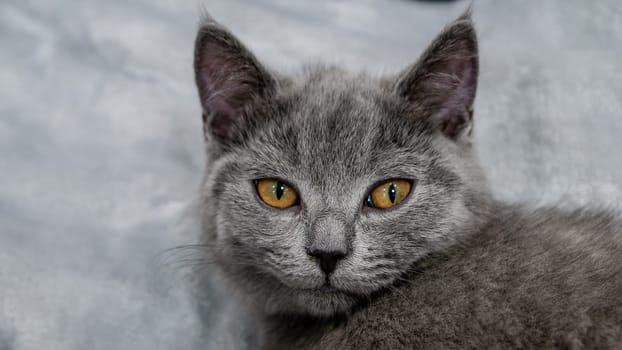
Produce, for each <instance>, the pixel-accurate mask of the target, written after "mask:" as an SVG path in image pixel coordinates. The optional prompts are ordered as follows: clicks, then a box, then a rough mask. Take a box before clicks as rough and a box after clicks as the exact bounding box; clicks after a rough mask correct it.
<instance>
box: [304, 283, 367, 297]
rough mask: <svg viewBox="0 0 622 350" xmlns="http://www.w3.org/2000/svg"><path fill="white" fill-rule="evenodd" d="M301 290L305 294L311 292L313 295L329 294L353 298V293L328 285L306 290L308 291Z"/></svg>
mask: <svg viewBox="0 0 622 350" xmlns="http://www.w3.org/2000/svg"><path fill="white" fill-rule="evenodd" d="M303 290H304V291H305V292H311V293H313V294H322V295H331V294H342V295H344V294H345V295H350V296H355V293H352V292H349V291H345V290H342V289H339V288H337V287H335V286H333V285H332V284H330V283H324V284H323V285H322V286H320V287H316V288H308V289H303Z"/></svg>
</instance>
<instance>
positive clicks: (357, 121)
mask: <svg viewBox="0 0 622 350" xmlns="http://www.w3.org/2000/svg"><path fill="white" fill-rule="evenodd" d="M477 69H478V66H477V49H476V39H475V33H474V30H473V28H472V25H471V22H470V19H469V18H468V17H461V18H460V19H458V20H457V21H456V22H454V23H453V24H452V25H450V26H449V27H448V28H446V29H445V31H444V32H443V33H442V34H441V35H440V36H439V38H437V39H436V41H435V42H434V43H433V44H432V45H431V46H430V48H429V49H428V50H427V52H426V53H424V54H423V56H422V58H421V59H420V60H419V61H418V62H417V63H416V64H414V65H413V66H412V67H410V68H408V69H407V70H406V71H405V72H404V73H402V74H400V75H398V76H396V77H383V78H374V77H371V76H368V75H366V74H358V75H352V74H350V73H348V72H346V71H344V70H341V69H338V68H334V67H331V68H327V67H320V66H317V67H313V68H309V69H307V70H306V71H305V72H303V73H301V74H299V75H296V76H289V77H282V76H277V75H275V74H270V73H268V71H267V70H266V69H264V68H263V67H262V66H261V65H260V64H259V62H258V61H257V60H256V59H255V58H254V57H253V55H252V54H251V53H250V52H249V51H248V50H247V49H246V48H244V47H243V46H242V45H241V44H240V43H239V41H238V40H237V39H235V38H234V37H233V36H232V35H231V34H230V33H228V32H227V31H226V30H225V29H224V28H222V27H221V26H220V25H218V24H216V23H215V22H211V21H209V22H206V23H205V24H204V25H203V26H202V28H201V30H200V32H199V35H198V37H197V45H196V52H195V71H196V80H197V86H198V88H199V95H200V98H201V103H202V106H203V111H204V115H203V120H204V131H205V137H206V147H207V155H208V156H207V166H206V174H205V178H204V182H203V187H202V198H203V240H204V242H205V244H206V247H207V250H208V251H207V252H206V253H207V254H208V255H209V256H210V258H211V260H213V261H215V262H216V263H217V264H218V266H219V267H220V268H221V269H222V270H223V271H224V273H225V275H226V276H227V277H228V278H230V279H231V280H232V281H233V282H234V283H235V284H236V285H237V286H238V287H240V288H241V289H242V290H243V291H244V292H246V293H247V294H248V295H249V296H250V297H251V300H252V301H253V303H254V304H255V305H257V306H258V307H260V308H261V309H263V311H265V312H267V313H292V314H309V315H313V316H331V315H334V314H338V313H347V312H349V311H350V310H351V309H352V307H353V306H355V305H356V304H357V303H359V302H361V301H364V300H367V299H368V298H369V297H370V296H372V295H373V294H374V293H379V292H381V291H382V290H384V289H387V288H391V285H393V284H395V283H396V282H398V281H400V279H401V278H402V277H403V276H404V274H405V273H407V272H408V271H409V269H410V268H411V266H412V265H413V263H414V262H415V261H417V260H418V259H420V258H421V257H423V256H425V255H426V254H429V253H431V252H434V251H438V250H441V249H443V248H445V247H447V246H449V245H451V244H452V243H455V242H456V241H458V240H459V239H460V238H461V237H462V236H463V235H464V234H466V233H467V231H468V230H469V228H470V225H472V224H473V223H474V222H476V221H477V218H478V216H479V211H480V210H481V206H482V204H481V203H482V202H483V200H484V198H486V196H487V190H486V186H485V181H484V177H483V175H482V174H481V171H480V168H479V165H478V162H477V159H476V156H475V152H474V150H473V145H472V140H471V128H472V108H471V106H472V103H473V99H474V96H475V88H476V79H477Z"/></svg>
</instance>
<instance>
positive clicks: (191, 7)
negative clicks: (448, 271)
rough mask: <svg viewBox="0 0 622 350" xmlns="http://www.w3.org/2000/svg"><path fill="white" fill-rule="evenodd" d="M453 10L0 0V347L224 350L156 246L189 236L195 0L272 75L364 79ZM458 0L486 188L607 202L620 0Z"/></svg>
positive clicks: (215, 316) (195, 155) (228, 321)
mask: <svg viewBox="0 0 622 350" xmlns="http://www.w3.org/2000/svg"><path fill="white" fill-rule="evenodd" d="M466 6H467V3H465V2H464V1H462V2H457V3H454V4H440V5H439V4H436V5H432V4H420V3H415V2H411V1H406V0H402V1H400V0H385V1H358V0H357V1H354V0H349V1H332V2H331V1H304V2H303V1H291V0H265V1H242V0H234V1H231V0H229V1H225V0H222V1H209V0H208V1H207V2H206V3H205V4H204V5H199V4H198V2H196V1H178V0H132V1H127V0H108V1H98V0H84V1H72V0H55V1H44V0H2V1H1V2H0V349H2V350H8V349H20V350H21V349H25V350H26V349H32V350H35V349H36V350H39V349H179V350H181V349H206V348H208V349H226V348H236V347H239V346H241V343H240V341H239V340H238V339H237V338H238V337H239V335H240V334H243V333H244V324H243V322H242V321H241V319H240V317H239V316H240V315H239V314H237V313H236V312H235V311H232V306H231V305H232V304H231V303H230V302H228V301H227V300H223V299H222V297H215V296H214V297H211V298H208V299H205V300H204V302H203V308H202V310H203V311H202V313H201V317H198V316H197V314H196V312H195V305H194V303H193V302H192V301H191V298H190V297H189V295H188V291H187V290H186V288H185V286H186V285H187V282H188V280H189V279H190V278H189V276H188V275H187V272H183V271H182V270H183V269H180V268H179V266H177V265H176V264H175V262H174V259H170V257H169V258H162V255H158V253H159V252H161V251H163V250H164V249H166V248H169V247H172V246H175V245H179V244H184V243H192V242H194V241H195V239H196V230H195V225H194V223H193V222H194V221H193V220H192V213H193V211H192V209H189V208H192V203H193V201H194V200H195V198H196V195H195V194H196V192H197V191H196V190H197V187H198V184H199V180H200V175H201V171H202V167H203V163H202V162H203V157H202V155H203V149H202V139H201V125H200V113H199V107H198V103H197V97H196V93H195V90H194V85H193V78H192V70H191V59H192V45H193V40H194V34H195V30H196V26H197V23H198V17H199V15H198V14H199V12H200V11H199V9H200V8H201V7H205V8H207V9H208V10H209V11H210V13H211V14H212V15H213V16H214V17H215V18H217V19H218V20H219V21H221V22H222V23H223V24H225V25H227V26H228V27H230V28H231V29H232V30H233V32H235V33H236V34H237V35H238V36H239V37H240V38H241V39H242V40H243V41H244V42H245V43H247V45H248V46H250V47H251V48H252V49H253V50H254V51H255V52H256V54H257V56H258V57H259V58H260V59H261V60H263V61H264V62H265V63H267V64H269V65H271V66H273V67H277V68H279V69H281V70H284V71H291V70H293V69H295V68H296V67H299V66H300V65H301V64H303V63H304V62H306V61H309V60H310V59H311V60H312V59H317V58H321V59H323V60H327V61H329V62H334V63H341V64H344V65H349V66H350V67H352V69H362V68H364V67H365V68H367V69H368V70H370V71H372V72H377V73H381V72H394V71H397V70H399V69H400V68H402V67H403V66H404V65H406V64H407V63H410V62H411V61H413V60H414V59H416V57H417V55H418V54H419V52H420V50H422V49H423V48H424V46H425V44H426V43H427V42H428V41H429V40H431V39H432V37H433V36H434V35H435V34H436V33H437V32H438V31H439V30H440V29H441V28H442V26H443V25H444V24H446V23H447V22H449V21H450V20H452V19H453V18H455V17H457V16H458V15H459V14H460V12H462V10H463V9H465V8H466ZM474 7H475V8H474V18H475V21H476V23H477V27H478V29H479V33H480V39H481V47H480V48H481V79H480V89H479V92H478V99H477V103H476V133H477V137H478V139H479V144H480V151H481V155H482V161H483V163H484V165H485V167H486V169H487V170H488V173H489V175H490V180H491V183H492V185H493V187H494V189H495V191H496V193H497V194H498V196H499V197H502V198H506V199H509V200H514V201H532V202H534V203H540V204H544V203H554V204H562V205H566V206H575V205H580V204H586V203H590V204H592V205H599V206H600V205H605V206H614V207H615V208H618V209H619V208H620V205H619V204H620V203H622V185H621V184H622V156H620V154H619V151H620V148H621V147H622V140H621V139H620V136H621V135H622V102H621V101H622V79H621V73H622V59H621V58H620V57H622V2H621V1H619V0H595V1H585V0H556V1H553V0H547V1H535V0H533V1H525V0H512V1H510V0H504V1H498V0H477V1H476V2H475V6H474ZM171 260H173V261H171ZM214 293H215V292H214V291H212V290H209V291H208V294H210V295H211V294H214ZM225 294H226V293H225Z"/></svg>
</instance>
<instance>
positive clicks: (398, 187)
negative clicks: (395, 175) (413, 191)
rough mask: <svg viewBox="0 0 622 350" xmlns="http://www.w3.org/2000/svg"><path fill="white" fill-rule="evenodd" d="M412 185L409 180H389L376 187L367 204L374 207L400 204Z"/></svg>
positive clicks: (380, 207)
mask: <svg viewBox="0 0 622 350" xmlns="http://www.w3.org/2000/svg"><path fill="white" fill-rule="evenodd" d="M411 187H412V185H411V182H410V181H408V180H399V179H395V180H389V181H387V182H385V183H383V184H381V185H380V186H377V187H376V188H374V189H373V190H372V191H371V193H370V194H369V196H367V201H366V204H367V205H368V206H370V207H373V208H379V209H387V208H391V207H394V206H396V205H398V204H400V203H401V202H402V201H403V200H404V199H405V198H406V197H408V194H409V193H410V188H411Z"/></svg>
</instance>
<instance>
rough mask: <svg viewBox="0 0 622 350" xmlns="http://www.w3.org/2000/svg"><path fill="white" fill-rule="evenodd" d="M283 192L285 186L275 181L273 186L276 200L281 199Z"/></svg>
mask: <svg viewBox="0 0 622 350" xmlns="http://www.w3.org/2000/svg"><path fill="white" fill-rule="evenodd" d="M284 192H285V185H283V184H282V183H281V182H280V181H277V182H276V184H274V194H275V195H276V199H279V200H280V199H281V197H283V193H284Z"/></svg>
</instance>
